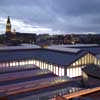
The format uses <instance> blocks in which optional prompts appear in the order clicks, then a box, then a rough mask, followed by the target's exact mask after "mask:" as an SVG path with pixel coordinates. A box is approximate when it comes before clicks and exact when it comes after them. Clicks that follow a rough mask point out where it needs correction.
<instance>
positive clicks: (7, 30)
mask: <svg viewBox="0 0 100 100" xmlns="http://www.w3.org/2000/svg"><path fill="white" fill-rule="evenodd" d="M6 33H11V22H10V17H9V16H8V19H7V24H6Z"/></svg>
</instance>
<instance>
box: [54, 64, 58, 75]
mask: <svg viewBox="0 0 100 100" xmlns="http://www.w3.org/2000/svg"><path fill="white" fill-rule="evenodd" d="M55 68H56V75H58V66H56V67H55Z"/></svg>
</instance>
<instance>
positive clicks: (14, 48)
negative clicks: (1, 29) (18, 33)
mask: <svg viewBox="0 0 100 100" xmlns="http://www.w3.org/2000/svg"><path fill="white" fill-rule="evenodd" d="M37 48H40V46H38V45H31V44H22V45H20V46H2V47H0V51H2V50H20V49H37Z"/></svg>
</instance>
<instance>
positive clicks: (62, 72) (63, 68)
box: [61, 68, 65, 76]
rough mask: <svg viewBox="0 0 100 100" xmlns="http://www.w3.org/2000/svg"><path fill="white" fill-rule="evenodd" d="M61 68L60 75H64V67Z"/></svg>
mask: <svg viewBox="0 0 100 100" xmlns="http://www.w3.org/2000/svg"><path fill="white" fill-rule="evenodd" d="M61 70H62V71H61V73H62V76H64V75H65V73H64V68H62V69H61Z"/></svg>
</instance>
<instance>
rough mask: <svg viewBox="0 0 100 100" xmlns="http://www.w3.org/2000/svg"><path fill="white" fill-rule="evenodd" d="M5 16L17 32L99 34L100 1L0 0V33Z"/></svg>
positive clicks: (2, 29)
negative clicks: (9, 19)
mask: <svg viewBox="0 0 100 100" xmlns="http://www.w3.org/2000/svg"><path fill="white" fill-rule="evenodd" d="M7 16H10V17H11V22H12V27H13V28H15V29H16V31H19V32H31V33H34V32H36V33H51V34H53V33H54V34H57V33H65V34H67V33H84V34H87V33H88V32H89V33H90V32H91V33H100V0H0V32H1V33H2V32H4V31H5V23H6V18H7ZM13 28H12V29H13Z"/></svg>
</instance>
